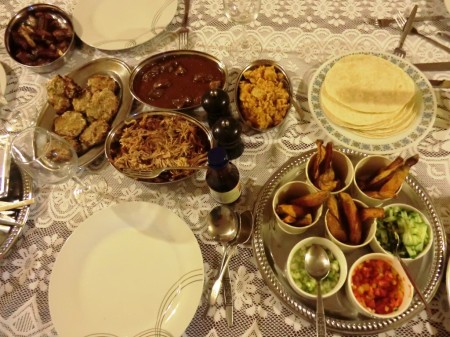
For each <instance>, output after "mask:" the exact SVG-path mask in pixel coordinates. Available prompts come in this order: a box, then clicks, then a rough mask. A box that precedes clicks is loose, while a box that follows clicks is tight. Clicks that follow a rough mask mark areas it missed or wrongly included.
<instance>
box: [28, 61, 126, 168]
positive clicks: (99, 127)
mask: <svg viewBox="0 0 450 337" xmlns="http://www.w3.org/2000/svg"><path fill="white" fill-rule="evenodd" d="M130 73H131V71H130V68H129V67H128V65H127V64H126V63H124V62H123V61H121V60H118V59H114V58H102V59H97V60H95V61H92V62H89V63H87V64H85V65H83V66H81V67H80V68H78V69H76V70H74V71H72V72H71V73H69V74H67V75H59V74H58V75H56V76H54V77H53V78H51V79H50V80H49V81H48V82H47V84H46V89H47V104H46V105H45V106H44V108H43V110H42V112H41V114H40V116H39V118H38V122H37V125H38V126H41V127H43V128H46V129H48V130H51V131H53V132H55V133H56V134H58V135H59V136H61V137H63V138H64V139H66V140H67V141H68V142H69V143H70V144H72V146H73V147H74V148H75V151H76V152H77V154H78V156H79V157H80V161H79V162H80V166H85V165H88V164H90V163H91V162H92V161H94V160H95V159H96V158H97V157H98V156H100V155H101V154H102V153H103V151H104V143H105V140H106V136H107V135H108V132H109V131H110V130H111V128H112V127H113V126H115V125H116V124H117V123H119V122H120V121H122V120H123V119H125V117H126V116H127V115H128V113H129V112H130V109H131V104H132V101H133V98H132V96H131V93H130V90H129V89H128V81H129V77H130Z"/></svg>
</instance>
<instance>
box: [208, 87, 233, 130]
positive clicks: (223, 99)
mask: <svg viewBox="0 0 450 337" xmlns="http://www.w3.org/2000/svg"><path fill="white" fill-rule="evenodd" d="M202 107H203V109H205V111H206V114H207V119H208V124H209V127H212V126H213V125H214V123H215V122H216V121H217V120H218V119H219V118H220V117H224V116H231V112H230V97H229V96H228V93H227V92H226V91H225V90H223V89H219V88H217V89H211V90H208V91H207V92H205V93H204V94H203V96H202Z"/></svg>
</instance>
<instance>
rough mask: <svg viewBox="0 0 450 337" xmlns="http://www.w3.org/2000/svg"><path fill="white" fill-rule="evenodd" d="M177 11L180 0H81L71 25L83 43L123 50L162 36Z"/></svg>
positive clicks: (101, 47)
mask: <svg viewBox="0 0 450 337" xmlns="http://www.w3.org/2000/svg"><path fill="white" fill-rule="evenodd" d="M176 11H177V0H151V1H149V0H132V1H123V0H96V1H92V0H80V1H79V2H78V4H77V5H76V6H75V9H74V12H73V17H72V21H73V26H74V29H75V32H76V34H77V35H78V37H79V38H80V39H81V40H82V41H83V42H84V43H86V44H88V45H90V46H92V47H95V48H99V49H104V50H121V49H127V48H131V47H134V46H137V45H139V44H142V43H144V42H147V41H149V40H150V39H152V38H153V37H155V36H156V35H158V34H159V33H161V32H162V31H163V30H164V29H165V28H166V27H167V26H168V25H169V24H170V23H171V22H172V19H173V17H174V16H175V14H176Z"/></svg>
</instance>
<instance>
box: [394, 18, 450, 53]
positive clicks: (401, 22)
mask: <svg viewBox="0 0 450 337" xmlns="http://www.w3.org/2000/svg"><path fill="white" fill-rule="evenodd" d="M395 18H396V21H397V24H398V26H399V27H400V28H402V27H404V25H405V24H406V19H405V18H404V17H403V15H402V14H401V13H400V12H398V13H397V15H396V16H395ZM411 34H414V35H418V36H420V37H422V38H424V39H425V40H427V41H428V42H430V43H431V44H433V45H435V46H436V47H438V48H441V49H442V50H445V51H446V52H448V53H450V48H449V47H447V46H445V45H443V44H442V43H440V42H439V41H436V40H435V39H433V38H431V37H429V36H427V35H425V34H422V33H420V32H419V31H418V30H417V28H416V27H414V26H413V27H411Z"/></svg>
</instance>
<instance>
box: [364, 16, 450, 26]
mask: <svg viewBox="0 0 450 337" xmlns="http://www.w3.org/2000/svg"><path fill="white" fill-rule="evenodd" d="M444 19H445V17H444V16H442V15H426V16H421V17H419V18H415V19H414V22H423V21H440V20H444ZM395 22H396V20H395V19H392V18H381V19H380V18H367V19H364V23H366V24H369V25H372V26H375V27H379V28H385V27H389V26H390V25H391V24H392V23H395ZM405 22H406V20H405ZM402 27H403V26H402ZM402 27H400V28H402Z"/></svg>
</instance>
